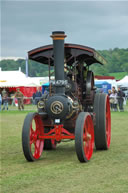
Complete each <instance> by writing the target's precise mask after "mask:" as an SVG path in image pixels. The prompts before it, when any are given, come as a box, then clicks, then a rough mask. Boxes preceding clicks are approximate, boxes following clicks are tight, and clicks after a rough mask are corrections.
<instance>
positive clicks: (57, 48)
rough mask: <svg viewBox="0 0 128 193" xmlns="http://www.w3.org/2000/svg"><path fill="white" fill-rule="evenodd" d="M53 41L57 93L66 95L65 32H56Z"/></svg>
mask: <svg viewBox="0 0 128 193" xmlns="http://www.w3.org/2000/svg"><path fill="white" fill-rule="evenodd" d="M51 37H52V39H53V54H54V68H55V87H56V90H55V93H56V94H58V93H60V94H64V93H65V85H64V38H65V37H66V35H65V32H63V31H54V32H52V35H51Z"/></svg>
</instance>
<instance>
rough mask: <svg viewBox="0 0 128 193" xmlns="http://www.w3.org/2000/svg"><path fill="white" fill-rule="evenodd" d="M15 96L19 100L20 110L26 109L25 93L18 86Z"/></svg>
mask: <svg viewBox="0 0 128 193" xmlns="http://www.w3.org/2000/svg"><path fill="white" fill-rule="evenodd" d="M15 98H17V100H18V109H19V110H22V109H24V103H23V100H24V99H23V98H24V95H23V93H22V92H21V91H20V89H19V88H17V91H16V93H15Z"/></svg>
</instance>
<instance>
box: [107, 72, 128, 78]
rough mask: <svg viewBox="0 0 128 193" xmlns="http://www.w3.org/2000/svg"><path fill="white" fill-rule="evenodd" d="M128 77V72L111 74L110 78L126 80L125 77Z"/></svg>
mask: <svg viewBox="0 0 128 193" xmlns="http://www.w3.org/2000/svg"><path fill="white" fill-rule="evenodd" d="M126 75H128V72H113V73H109V76H114V77H115V79H116V80H120V79H122V78H124V76H126Z"/></svg>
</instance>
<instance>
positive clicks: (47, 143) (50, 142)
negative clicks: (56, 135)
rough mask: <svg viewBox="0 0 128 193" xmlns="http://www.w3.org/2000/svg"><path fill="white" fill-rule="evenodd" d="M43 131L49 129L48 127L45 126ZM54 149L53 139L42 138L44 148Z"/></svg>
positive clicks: (46, 131) (54, 141)
mask: <svg viewBox="0 0 128 193" xmlns="http://www.w3.org/2000/svg"><path fill="white" fill-rule="evenodd" d="M44 130H45V133H48V132H49V131H50V129H49V128H45V129H44ZM54 149H56V140H54V139H45V140H44V150H54Z"/></svg>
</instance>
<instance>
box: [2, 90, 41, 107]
mask: <svg viewBox="0 0 128 193" xmlns="http://www.w3.org/2000/svg"><path fill="white" fill-rule="evenodd" d="M41 96H42V93H41V91H40V88H39V87H37V91H36V92H35V93H33V96H32V100H33V104H34V105H37V103H38V101H39V100H40V98H41ZM10 99H11V105H12V106H15V105H16V104H17V106H18V110H24V95H23V93H22V92H21V91H20V89H19V88H17V89H16V92H15V93H14V94H11V95H10V97H9V93H8V92H7V90H6V89H5V88H4V89H3V90H2V92H0V111H1V110H2V111H4V110H9V101H10Z"/></svg>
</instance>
